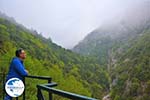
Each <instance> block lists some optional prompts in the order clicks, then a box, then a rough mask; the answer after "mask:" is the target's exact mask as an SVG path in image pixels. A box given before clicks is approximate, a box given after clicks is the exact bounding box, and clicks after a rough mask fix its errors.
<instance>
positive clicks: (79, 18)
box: [0, 0, 148, 48]
mask: <svg viewBox="0 0 150 100" xmlns="http://www.w3.org/2000/svg"><path fill="white" fill-rule="evenodd" d="M145 1H148V0H0V11H1V12H3V13H5V14H6V15H8V16H10V17H13V18H14V19H15V20H16V21H17V22H18V23H20V24H23V25H24V26H26V27H27V28H29V29H31V28H32V29H35V30H37V31H38V32H39V33H41V34H42V35H43V36H44V37H46V38H48V37H50V38H51V39H52V41H53V42H55V43H56V44H58V45H61V46H62V47H64V48H72V47H73V46H75V45H76V44H77V43H78V42H79V41H81V40H82V39H83V38H84V37H85V36H86V35H87V34H88V33H90V32H91V31H93V30H94V29H96V28H97V27H99V26H100V25H102V24H103V23H105V22H108V21H107V20H110V19H114V18H115V17H116V18H117V17H118V16H122V15H124V12H126V10H130V9H132V8H134V6H136V5H138V4H140V3H142V2H145ZM116 20H117V19H116ZM113 21H114V20H113Z"/></svg>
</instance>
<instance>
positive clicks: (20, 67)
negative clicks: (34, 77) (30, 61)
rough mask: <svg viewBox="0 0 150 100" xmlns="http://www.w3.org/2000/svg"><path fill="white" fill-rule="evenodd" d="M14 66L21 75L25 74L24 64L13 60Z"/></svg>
mask: <svg viewBox="0 0 150 100" xmlns="http://www.w3.org/2000/svg"><path fill="white" fill-rule="evenodd" d="M14 67H15V70H16V71H17V72H18V73H19V74H20V75H21V76H27V75H28V73H27V71H26V70H25V68H24V66H23V65H22V64H21V63H20V62H19V61H17V60H15V61H14Z"/></svg>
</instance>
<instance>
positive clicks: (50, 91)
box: [0, 73, 96, 100]
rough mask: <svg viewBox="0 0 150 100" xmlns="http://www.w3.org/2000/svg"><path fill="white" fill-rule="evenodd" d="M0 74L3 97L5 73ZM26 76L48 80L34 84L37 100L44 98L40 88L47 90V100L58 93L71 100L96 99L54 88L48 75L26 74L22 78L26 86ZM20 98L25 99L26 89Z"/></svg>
mask: <svg viewBox="0 0 150 100" xmlns="http://www.w3.org/2000/svg"><path fill="white" fill-rule="evenodd" d="M0 74H1V75H2V76H3V77H2V78H3V98H4V96H5V90H4V84H5V74H3V73H0ZM26 78H32V79H38V80H47V81H48V83H47V84H41V85H37V86H36V87H37V98H38V100H45V98H44V96H43V94H42V90H43V91H47V92H48V94H49V100H53V96H52V94H56V95H59V96H61V97H65V98H69V99H72V100H96V99H95V98H90V97H87V96H82V95H79V94H75V93H70V92H67V91H63V90H59V89H55V88H53V87H54V86H57V83H54V82H51V80H52V78H51V77H48V76H31V75H28V76H26V77H25V78H24V80H23V82H24V85H25V86H26ZM22 99H23V100H26V90H24V93H23V98H22ZM16 100H18V98H16ZM46 100H47V99H46Z"/></svg>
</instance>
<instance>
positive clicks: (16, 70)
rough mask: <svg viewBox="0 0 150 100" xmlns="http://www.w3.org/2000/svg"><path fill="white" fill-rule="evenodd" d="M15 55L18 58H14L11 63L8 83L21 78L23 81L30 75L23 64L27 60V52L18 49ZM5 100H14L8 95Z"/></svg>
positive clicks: (7, 78)
mask: <svg viewBox="0 0 150 100" xmlns="http://www.w3.org/2000/svg"><path fill="white" fill-rule="evenodd" d="M15 54H16V57H14V58H13V59H12V61H11V64H10V67H9V71H8V74H7V77H6V82H7V81H8V80H9V79H11V78H19V79H20V80H22V81H23V79H24V77H25V76H27V75H28V71H27V70H26V69H25V67H24V64H23V61H24V59H25V58H26V53H25V51H24V50H23V49H18V50H16V52H15ZM4 100H12V97H11V96H9V95H8V94H6V96H5V98H4Z"/></svg>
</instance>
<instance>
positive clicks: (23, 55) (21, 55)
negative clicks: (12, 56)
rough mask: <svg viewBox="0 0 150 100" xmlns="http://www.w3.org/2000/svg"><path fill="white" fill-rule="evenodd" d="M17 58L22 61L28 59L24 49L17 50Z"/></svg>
mask: <svg viewBox="0 0 150 100" xmlns="http://www.w3.org/2000/svg"><path fill="white" fill-rule="evenodd" d="M16 57H18V58H20V59H21V60H24V59H25V58H26V53H25V51H24V50H23V49H18V50H16Z"/></svg>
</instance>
